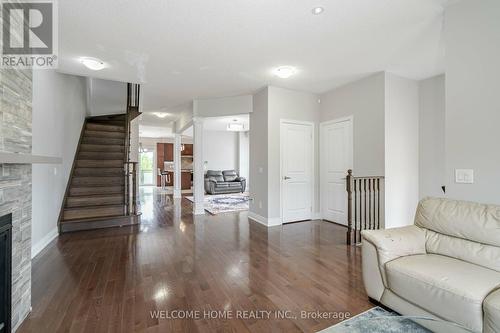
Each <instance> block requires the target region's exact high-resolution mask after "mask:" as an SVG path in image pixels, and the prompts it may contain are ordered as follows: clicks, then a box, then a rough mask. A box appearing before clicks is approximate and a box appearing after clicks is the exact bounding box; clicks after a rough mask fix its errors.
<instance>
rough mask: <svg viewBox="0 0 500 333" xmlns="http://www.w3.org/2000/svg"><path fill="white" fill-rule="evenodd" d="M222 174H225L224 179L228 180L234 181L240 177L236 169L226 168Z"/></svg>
mask: <svg viewBox="0 0 500 333" xmlns="http://www.w3.org/2000/svg"><path fill="white" fill-rule="evenodd" d="M222 174H223V175H224V180H225V181H226V182H234V180H235V179H236V178H238V174H237V173H236V171H234V170H224V171H222Z"/></svg>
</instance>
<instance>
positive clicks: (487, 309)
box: [483, 289, 500, 333]
mask: <svg viewBox="0 0 500 333" xmlns="http://www.w3.org/2000/svg"><path fill="white" fill-rule="evenodd" d="M483 307H484V332H485V333H494V332H500V289H499V290H497V291H495V292H492V293H491V294H489V295H488V297H486V299H485V300H484V305H483Z"/></svg>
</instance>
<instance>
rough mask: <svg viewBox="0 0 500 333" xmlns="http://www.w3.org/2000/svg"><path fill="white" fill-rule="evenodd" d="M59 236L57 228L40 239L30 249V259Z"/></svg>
mask: <svg viewBox="0 0 500 333" xmlns="http://www.w3.org/2000/svg"><path fill="white" fill-rule="evenodd" d="M57 236H59V230H58V229H57V227H55V228H54V229H52V230H51V231H50V232H49V233H48V234H46V235H45V236H44V237H43V238H42V239H40V240H39V241H38V242H37V243H36V244H34V245H33V246H32V247H31V259H33V258H34V257H35V256H36V255H37V254H38V253H40V252H41V251H42V250H43V249H45V247H47V245H49V244H50V242H52V241H53V240H54V239H56V238H57Z"/></svg>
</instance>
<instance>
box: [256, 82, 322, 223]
mask: <svg viewBox="0 0 500 333" xmlns="http://www.w3.org/2000/svg"><path fill="white" fill-rule="evenodd" d="M281 119H287V120H300V121H310V122H313V123H314V133H315V137H314V147H312V149H313V151H314V155H313V156H314V174H315V183H314V198H313V202H314V207H313V213H315V214H318V212H319V163H318V156H319V152H318V147H319V140H318V137H319V103H318V96H317V95H315V94H311V93H306V92H300V91H295V90H289V89H283V88H278V87H268V142H267V147H268V151H267V154H268V192H269V197H268V215H267V217H268V218H269V219H279V218H280V217H281V211H280V201H281V196H280V194H281V189H280V188H281V177H280V175H281V172H280V120H281ZM252 126H253V125H252V124H250V136H251V137H252V136H253V135H254V132H253V128H254V127H252Z"/></svg>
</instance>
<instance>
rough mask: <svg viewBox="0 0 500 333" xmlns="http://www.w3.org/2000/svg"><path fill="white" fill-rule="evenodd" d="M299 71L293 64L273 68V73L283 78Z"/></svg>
mask: <svg viewBox="0 0 500 333" xmlns="http://www.w3.org/2000/svg"><path fill="white" fill-rule="evenodd" d="M295 73H297V69H296V68H295V67H292V66H280V67H278V68H276V69H275V70H273V74H274V75H276V76H277V77H280V78H282V79H288V78H289V77H290V76H292V75H294V74H295Z"/></svg>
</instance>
